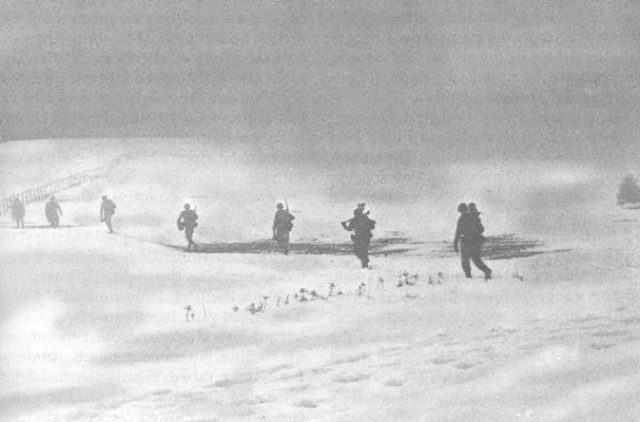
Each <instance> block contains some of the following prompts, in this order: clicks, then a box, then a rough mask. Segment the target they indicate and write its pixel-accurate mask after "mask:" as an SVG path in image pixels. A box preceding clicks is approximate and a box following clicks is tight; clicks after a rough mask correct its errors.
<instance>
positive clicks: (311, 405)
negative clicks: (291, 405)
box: [296, 399, 318, 409]
mask: <svg viewBox="0 0 640 422" xmlns="http://www.w3.org/2000/svg"><path fill="white" fill-rule="evenodd" d="M296 406H297V407H306V408H307V409H313V408H316V407H318V402H316V401H315V400H310V399H303V400H300V401H299V402H298V403H296Z"/></svg>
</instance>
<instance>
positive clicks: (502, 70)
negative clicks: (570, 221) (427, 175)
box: [0, 0, 640, 166]
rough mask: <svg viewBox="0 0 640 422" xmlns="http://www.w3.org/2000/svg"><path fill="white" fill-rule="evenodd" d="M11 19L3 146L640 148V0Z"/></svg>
mask: <svg viewBox="0 0 640 422" xmlns="http://www.w3.org/2000/svg"><path fill="white" fill-rule="evenodd" d="M240 4H241V5H240ZM0 20H1V21H0V24H1V26H2V31H1V32H0V37H1V38H0V60H1V63H0V64H1V66H0V72H1V77H2V81H1V84H0V90H1V92H0V94H1V96H0V119H1V120H2V128H1V129H0V134H1V135H2V138H3V139H4V140H17V139H41V138H87V137H92V138H107V137H194V136H195V137H207V138H212V139H218V140H221V141H223V142H234V143H240V144H242V145H243V146H245V147H248V148H252V149H254V150H256V151H258V152H259V153H265V154H271V153H274V152H275V153H277V154H291V155H293V156H296V155H297V156H300V157H307V158H309V160H310V161H312V162H313V161H314V160H316V161H318V162H322V161H323V160H324V161H326V160H327V157H332V156H334V157H335V156H344V157H356V158H357V157H358V156H360V157H362V156H368V157H371V156H374V157H375V156H376V155H377V154H379V156H383V157H384V156H386V155H393V156H394V157H396V158H398V157H400V158H399V159H401V157H403V156H406V157H409V158H411V159H413V160H415V159H418V160H425V161H429V162H433V161H437V162H440V161H442V160H444V161H460V160H488V159H494V160H495V159H497V160H500V159H505V158H506V159H511V160H536V159H549V158H553V159H562V160H572V161H588V162H594V163H598V164H603V165H607V166H617V165H619V163H621V162H625V163H627V164H628V163H633V162H637V157H638V154H639V152H640V147H639V145H640V142H639V132H640V131H639V129H640V113H639V112H640V101H639V99H640V2H637V1H623V0H615V1H605V0H603V1H586V0H580V1H574V0H558V1H537V0H523V1H515V0H510V1H504V0H503V1H495V0H487V1H450V0H443V1H400V0H397V1H375V0H366V1H348V0H345V1H342V0H325V1H322V0H315V1H303V0H291V1H277V2H274V1H265V0H260V1H207V0H201V1H198V0H174V1H169V0H167V1H142V0H141V1H133V0H127V1H115V0H104V1H89V0H87V1H83V0H77V1H64V2H63V1H50V0H20V1H3V2H1V3H0ZM390 153H391V154H390Z"/></svg>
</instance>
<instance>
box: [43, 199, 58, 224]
mask: <svg viewBox="0 0 640 422" xmlns="http://www.w3.org/2000/svg"><path fill="white" fill-rule="evenodd" d="M44 213H45V215H46V216H47V221H48V222H49V223H50V224H51V227H53V228H56V227H58V226H60V216H61V215H62V208H60V204H59V203H58V201H57V200H56V197H55V196H52V197H51V198H49V202H47V205H45V207H44Z"/></svg>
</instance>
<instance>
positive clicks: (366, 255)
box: [361, 245, 369, 268]
mask: <svg viewBox="0 0 640 422" xmlns="http://www.w3.org/2000/svg"><path fill="white" fill-rule="evenodd" d="M361 261H362V268H369V245H366V246H365V247H364V248H363V251H362V259H361Z"/></svg>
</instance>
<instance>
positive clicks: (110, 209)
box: [100, 195, 116, 233]
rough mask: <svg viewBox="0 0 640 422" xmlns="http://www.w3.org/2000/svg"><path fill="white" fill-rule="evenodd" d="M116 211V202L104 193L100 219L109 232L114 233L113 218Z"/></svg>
mask: <svg viewBox="0 0 640 422" xmlns="http://www.w3.org/2000/svg"><path fill="white" fill-rule="evenodd" d="M115 213H116V204H115V203H114V202H113V201H112V200H111V199H109V198H107V195H102V203H101V204H100V221H103V222H104V223H105V224H106V225H107V228H108V229H109V233H113V226H112V225H111V218H112V217H113V214H115Z"/></svg>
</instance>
